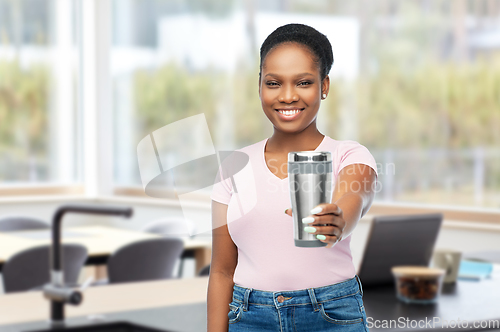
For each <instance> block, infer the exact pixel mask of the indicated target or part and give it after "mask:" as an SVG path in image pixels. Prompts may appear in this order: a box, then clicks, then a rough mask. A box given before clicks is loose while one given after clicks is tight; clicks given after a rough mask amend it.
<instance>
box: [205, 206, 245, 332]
mask: <svg viewBox="0 0 500 332" xmlns="http://www.w3.org/2000/svg"><path fill="white" fill-rule="evenodd" d="M212 228H213V231H212V260H211V263H210V276H209V279H208V293H207V331H208V332H222V331H223V332H227V330H228V317H227V314H228V313H229V303H231V301H232V296H233V286H234V283H233V275H234V269H235V268H236V263H237V261H238V250H237V247H236V245H235V244H234V242H233V240H232V239H231V236H230V235H229V231H228V229H227V205H225V204H222V203H218V202H216V201H212Z"/></svg>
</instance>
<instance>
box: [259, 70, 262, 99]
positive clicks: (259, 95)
mask: <svg viewBox="0 0 500 332" xmlns="http://www.w3.org/2000/svg"><path fill="white" fill-rule="evenodd" d="M260 82H261V80H260V73H259V99H262V98H261V96H260Z"/></svg>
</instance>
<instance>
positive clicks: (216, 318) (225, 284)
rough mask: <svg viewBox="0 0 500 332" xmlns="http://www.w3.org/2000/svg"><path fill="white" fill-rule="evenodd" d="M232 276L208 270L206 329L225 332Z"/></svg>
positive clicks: (230, 299) (212, 331) (232, 284)
mask: <svg viewBox="0 0 500 332" xmlns="http://www.w3.org/2000/svg"><path fill="white" fill-rule="evenodd" d="M233 286H234V282H233V277H232V276H231V275H226V274H224V273H217V272H215V271H213V272H212V271H210V279H209V282H208V292H207V331H208V332H227V330H228V317H227V314H228V313H229V303H231V301H232V297H233Z"/></svg>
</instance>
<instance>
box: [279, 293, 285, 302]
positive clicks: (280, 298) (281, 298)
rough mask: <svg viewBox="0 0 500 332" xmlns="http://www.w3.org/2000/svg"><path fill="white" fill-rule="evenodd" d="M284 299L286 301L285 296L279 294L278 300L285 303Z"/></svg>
mask: <svg viewBox="0 0 500 332" xmlns="http://www.w3.org/2000/svg"><path fill="white" fill-rule="evenodd" d="M283 301H285V298H284V297H283V295H280V296H278V302H279V303H283Z"/></svg>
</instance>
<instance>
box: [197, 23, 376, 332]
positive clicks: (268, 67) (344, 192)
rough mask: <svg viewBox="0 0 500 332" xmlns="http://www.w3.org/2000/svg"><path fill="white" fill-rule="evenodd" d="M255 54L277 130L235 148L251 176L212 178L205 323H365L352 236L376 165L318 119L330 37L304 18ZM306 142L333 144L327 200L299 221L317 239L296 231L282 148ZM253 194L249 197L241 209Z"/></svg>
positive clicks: (306, 326)
mask: <svg viewBox="0 0 500 332" xmlns="http://www.w3.org/2000/svg"><path fill="white" fill-rule="evenodd" d="M260 57H261V63H260V75H259V96H260V99H261V103H262V109H263V111H264V113H265V114H266V116H267V117H268V119H269V120H270V121H271V123H272V124H273V127H274V132H273V135H272V137H270V138H269V139H265V140H263V141H260V142H258V143H256V144H253V145H250V146H247V147H245V148H243V149H240V150H239V151H240V152H243V153H245V154H246V155H247V156H248V157H249V161H248V163H249V166H250V167H251V169H252V172H251V174H253V177H249V176H245V177H240V178H239V179H238V181H239V183H238V181H236V182H235V181H234V178H231V179H229V178H228V179H224V180H222V181H220V182H218V183H216V184H215V185H214V189H213V193H212V196H211V198H212V221H213V224H214V227H213V228H214V229H213V233H212V234H213V243H212V263H211V270H210V278H209V286H208V311H207V313H208V331H209V332H215V331H228V330H229V331H332V330H339V331H367V330H368V329H367V324H366V314H365V310H364V306H363V300H362V294H363V291H362V287H361V283H360V281H359V279H358V277H357V276H356V275H355V268H354V266H353V263H352V258H351V252H350V248H349V243H350V234H351V233H352V232H353V230H354V228H355V227H356V224H357V222H358V220H359V219H360V218H361V217H362V216H363V215H364V214H365V213H366V212H367V211H368V209H369V208H370V205H371V203H372V201H373V196H374V190H373V189H374V184H375V181H376V165H375V160H374V159H373V157H372V155H371V154H370V152H369V151H368V150H367V149H366V148H365V147H364V146H362V145H360V144H358V143H356V142H354V141H337V140H334V139H332V138H330V137H327V136H325V135H323V134H321V133H320V132H319V131H318V129H317V127H316V118H317V114H318V110H319V106H320V103H321V100H322V99H325V98H327V96H328V91H329V83H330V81H329V77H328V73H329V71H330V68H331V66H332V63H333V54H332V48H331V45H330V42H329V41H328V39H327V38H326V36H324V35H323V34H321V33H320V32H318V31H316V30H315V29H313V28H311V27H309V26H306V25H301V24H288V25H285V26H282V27H280V28H278V29H276V30H275V31H274V32H273V33H271V34H270V35H269V36H268V37H267V39H266V40H265V41H264V43H263V44H262V47H261V50H260ZM310 150H315V151H330V152H331V154H332V160H333V171H334V174H333V176H334V177H336V182H335V187H334V192H333V198H332V203H331V204H320V205H319V206H318V207H316V208H314V209H313V210H312V211H311V215H310V216H309V217H307V218H304V220H303V223H304V226H305V231H308V232H311V233H313V234H316V237H317V238H318V239H319V240H321V241H322V242H324V243H326V244H327V245H326V246H325V247H320V248H301V247H295V245H294V240H293V222H292V218H291V216H292V211H291V208H290V194H289V191H288V178H287V156H288V152H290V151H310ZM233 186H235V187H237V188H233ZM252 193H253V194H252ZM252 195H253V196H255V197H254V199H255V204H253V206H252V207H251V209H248V208H247V209H245V208H243V210H242V209H241V207H242V202H243V205H244V204H245V202H247V201H248V200H249V198H250V199H251V196H252ZM241 211H245V212H244V213H241ZM283 211H285V213H283ZM319 224H323V225H324V224H326V226H316V225H319Z"/></svg>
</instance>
